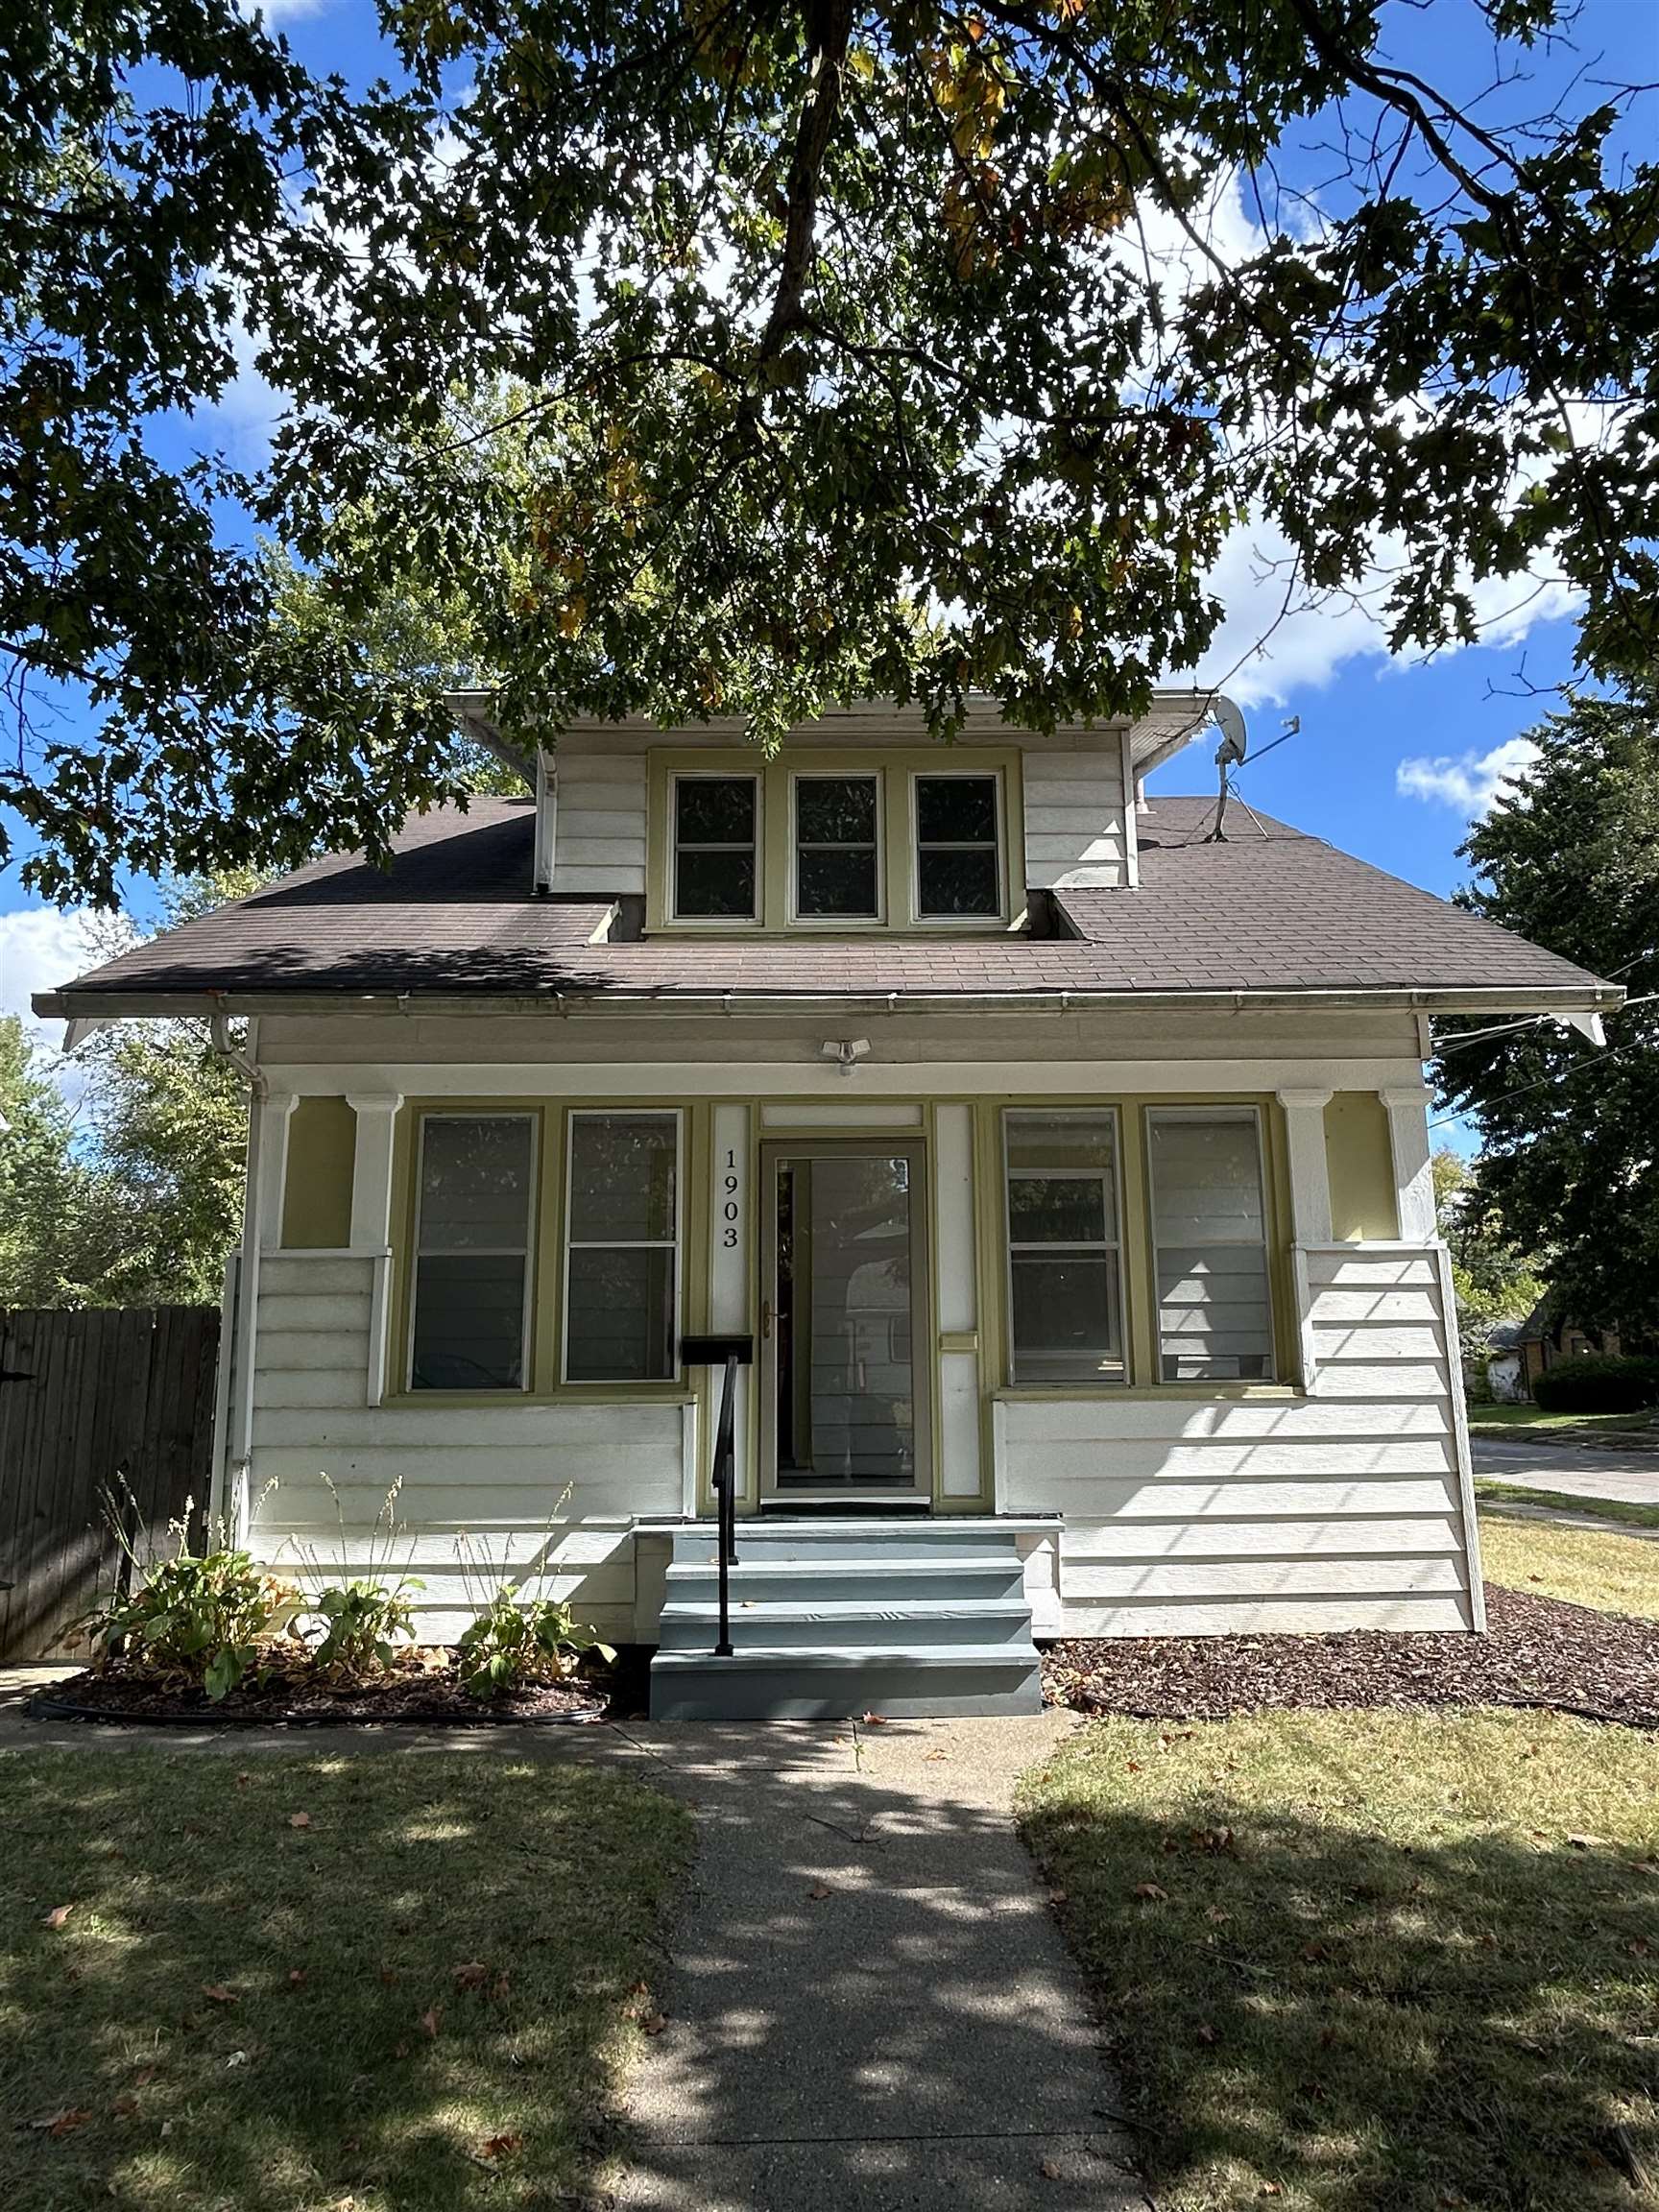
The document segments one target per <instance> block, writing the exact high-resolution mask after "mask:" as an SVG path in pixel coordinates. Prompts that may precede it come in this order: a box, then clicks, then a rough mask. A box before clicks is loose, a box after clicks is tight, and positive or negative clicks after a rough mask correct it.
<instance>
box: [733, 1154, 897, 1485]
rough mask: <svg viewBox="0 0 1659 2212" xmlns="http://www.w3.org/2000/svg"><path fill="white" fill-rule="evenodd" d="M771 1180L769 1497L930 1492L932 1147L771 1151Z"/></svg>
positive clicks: (767, 1164) (765, 1425)
mask: <svg viewBox="0 0 1659 2212" xmlns="http://www.w3.org/2000/svg"><path fill="white" fill-rule="evenodd" d="M761 1173H762V1192H763V1199H764V1212H763V1221H762V1244H761V1264H762V1276H761V1311H760V1417H761V1435H760V1451H761V1459H760V1467H761V1477H762V1492H763V1495H764V1496H766V1497H767V1498H769V1499H770V1500H772V1501H773V1502H774V1503H778V1504H784V1503H791V1502H794V1503H800V1504H804V1505H805V1504H810V1503H812V1502H813V1501H818V1502H820V1503H836V1502H839V1501H851V1500H863V1501H869V1502H873V1503H879V1502H880V1501H881V1500H882V1499H893V1498H898V1499H908V1498H914V1497H917V1496H919V1495H925V1494H926V1493H927V1492H929V1491H930V1489H931V1486H932V1484H931V1455H930V1452H929V1449H928V1438H927V1366H926V1358H927V1336H926V1313H927V1295H926V1277H925V1264H924V1261H925V1239H924V1236H923V1215H922V1206H923V1190H924V1178H923V1173H922V1147H921V1146H920V1145H919V1144H916V1145H904V1144H881V1145H876V1144H856V1145H854V1144H845V1143H844V1144H831V1143H828V1142H826V1143H822V1144H817V1145H811V1146H807V1145H805V1144H789V1145H781V1144H780V1145H769V1146H767V1147H766V1148H765V1151H764V1153H763V1156H762V1171H761Z"/></svg>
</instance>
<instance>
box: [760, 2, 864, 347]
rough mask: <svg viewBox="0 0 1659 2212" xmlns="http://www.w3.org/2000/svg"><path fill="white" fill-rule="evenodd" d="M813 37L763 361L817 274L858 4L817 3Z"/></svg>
mask: <svg viewBox="0 0 1659 2212" xmlns="http://www.w3.org/2000/svg"><path fill="white" fill-rule="evenodd" d="M806 21H807V27H808V33H809V39H808V53H809V56H810V59H809V60H808V62H807V68H806V85H807V90H806V100H805V106H804V107H803V108H802V110H801V125H800V129H799V130H798V131H797V132H796V133H795V153H794V156H793V158H792V159H791V161H790V163H789V189H788V195H787V201H788V220H787V223H786V225H785V228H784V232H783V262H782V266H781V269H780V270H779V272H778V291H777V294H776V296H775V297H774V299H773V301H772V312H771V314H770V315H769V316H768V317H767V321H766V328H765V330H764V331H763V333H762V334H761V339H760V350H759V354H758V356H757V358H758V359H759V360H761V361H765V360H767V359H769V358H770V357H771V355H773V354H774V353H776V352H777V351H778V349H779V348H780V347H781V345H782V343H783V341H784V339H785V338H786V337H787V336H788V335H789V332H790V331H791V330H793V329H794V328H796V326H797V325H799V323H800V321H801V305H802V301H804V300H805V295H806V279H807V277H808V276H810V275H811V271H812V246H813V240H814V236H815V234H816V231H817V226H818V180H819V176H820V174H821V173H822V170H823V167H824V156H825V154H826V153H827V152H828V150H829V134H830V132H832V131H833V129H834V128H835V117H836V115H837V113H838V112H839V110H840V107H841V87H842V83H843V79H844V75H845V71H846V67H847V47H848V43H849V41H850V40H851V38H852V36H853V0H812V5H810V6H809V7H808V9H807V11H806Z"/></svg>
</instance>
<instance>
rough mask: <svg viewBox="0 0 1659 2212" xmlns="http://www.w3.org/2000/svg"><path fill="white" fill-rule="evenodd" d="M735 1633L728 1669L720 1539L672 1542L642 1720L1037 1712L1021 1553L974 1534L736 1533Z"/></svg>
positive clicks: (816, 1524) (941, 1527)
mask: <svg viewBox="0 0 1659 2212" xmlns="http://www.w3.org/2000/svg"><path fill="white" fill-rule="evenodd" d="M730 1620H731V1634H732V1644H733V1651H732V1655H731V1656H730V1657H729V1658H719V1657H717V1656H716V1655H715V1651H714V1645H715V1642H716V1639H717V1637H718V1634H719V1561H718V1556H717V1552H716V1535H715V1530H714V1528H713V1526H712V1525H711V1524H710V1523H709V1522H700V1523H694V1524H688V1525H687V1526H686V1527H683V1528H676V1529H674V1530H673V1531H672V1556H671V1559H670V1563H669V1567H668V1572H667V1584H666V1592H665V1596H664V1600H663V1606H662V1615H661V1627H660V1630H659V1637H660V1643H659V1648H658V1651H657V1655H656V1657H655V1658H654V1659H653V1660H652V1662H651V1717H652V1719H657V1720H759V1719H791V1720H802V1719H846V1718H848V1717H849V1716H852V1715H856V1714H859V1713H865V1712H878V1713H882V1714H892V1715H894V1716H895V1717H899V1716H905V1717H911V1718H918V1717H923V1716H936V1715H946V1714H968V1713H1035V1712H1038V1711H1039V1710H1040V1709H1041V1706H1042V1684H1041V1677H1040V1674H1039V1671H1038V1660H1037V1651H1036V1647H1035V1646H1034V1645H1033V1643H1032V1641H1031V1609H1030V1607H1029V1605H1028V1604H1027V1603H1026V1600H1025V1595H1024V1580H1023V1572H1022V1565H1021V1559H1020V1551H1019V1547H1018V1545H1017V1543H1016V1541H1015V1537H1014V1533H1013V1531H1012V1530H1011V1529H1003V1528H998V1527H995V1526H994V1525H988V1524H987V1523H985V1522H983V1521H974V1522H958V1523H952V1522H950V1521H945V1520H939V1521H921V1522H917V1521H859V1520H854V1519H836V1520H817V1521H810V1520H808V1521H774V1520H766V1521H759V1522H757V1521H743V1522H740V1523H739V1524H738V1528H737V1564H736V1565H735V1566H734V1567H733V1569H732V1571H731V1609H730Z"/></svg>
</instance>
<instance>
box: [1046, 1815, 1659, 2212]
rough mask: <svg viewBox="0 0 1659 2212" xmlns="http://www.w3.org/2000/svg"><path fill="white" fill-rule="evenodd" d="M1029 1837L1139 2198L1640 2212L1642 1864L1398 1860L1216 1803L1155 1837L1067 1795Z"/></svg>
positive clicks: (1279, 1818)
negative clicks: (1107, 2078) (1084, 1982)
mask: <svg viewBox="0 0 1659 2212" xmlns="http://www.w3.org/2000/svg"><path fill="white" fill-rule="evenodd" d="M1234 1831H1236V1833H1234ZM1025 1834H1026V1838H1027V1840H1028V1842H1029V1843H1030V1845H1031V1847H1032V1849H1033V1851H1034V1852H1035V1853H1036V1855H1037V1857H1038V1859H1039V1862H1040V1863H1042V1864H1043V1865H1044V1867H1045V1868H1046V1871H1047V1873H1048V1875H1049V1877H1050V1879H1051V1880H1052V1881H1053V1883H1054V1884H1055V1886H1056V1889H1057V1892H1058V1893H1059V1906H1058V1909H1059V1911H1060V1913H1061V1917H1062V1920H1063V1922H1064V1924H1065V1926H1066V1928H1067V1931H1068V1934H1069V1936H1070V1941H1071V1944H1072V1948H1073V1951H1074V1953H1075V1955H1076V1957H1077V1958H1078V1960H1079V1962H1080V1963H1081V1964H1082V1966H1083V1967H1084V1970H1085V1973H1086V1975H1087V1977H1088V1979H1089V1980H1090V1982H1091V1984H1092V1986H1093V1988H1094V1993H1095V1995H1096V1997H1097V1999H1098V2002H1099V2005H1100V2008H1101V2012H1102V2017H1103V2019H1104V2022H1105V2025H1106V2029H1107V2032H1108V2039H1109V2042H1110V2044H1111V2046H1112V2048H1113V2049H1114V2051H1115V2053H1116V2055H1117V2056H1118V2061H1119V2063H1120V2065H1121V2067H1122V2071H1123V2076H1124V2084H1125V2094H1126V2097H1127V2100H1128V2104H1129V2108H1130V2110H1131V2111H1132V2112H1133V2113H1134V2114H1135V2115H1136V2117H1137V2118H1138V2120H1140V2121H1141V2122H1142V2123H1143V2132H1142V2135H1141V2141H1142V2151H1143V2160H1144V2167H1145V2171H1146V2174H1147V2176H1148V2179H1149V2182H1150V2184H1151V2187H1152V2189H1153V2191H1154V2193H1155V2194H1156V2195H1157V2196H1158V2200H1159V2202H1160V2204H1165V2203H1170V2204H1179V2205H1183V2206H1186V2205H1204V2206H1210V2205H1231V2204H1235V2203H1238V2204H1242V2203H1244V2202H1245V2201H1247V2200H1251V2199H1254V2198H1256V2197H1258V2196H1261V2195H1267V2194H1273V2195H1277V2194H1279V2193H1281V2192H1282V2193H1283V2197H1284V2199H1285V2200H1286V2202H1287V2203H1290V2204H1305V2205H1316V2206H1318V2207H1319V2212H1376V2208H1379V2207H1382V2206H1387V2207H1389V2208H1390V2212H1394V2208H1396V2207H1398V2208H1399V2212H1418V2208H1422V2212H1443V2208H1445V2207H1453V2206H1469V2207H1479V2208H1480V2212H1499V2208H1502V2212H1522V2208H1526V2212H1547V2208H1550V2212H1553V2208H1556V2207H1560V2208H1562V2212H1565V2208H1567V2207H1573V2208H1575V2212H1577V2208H1580V2207H1583V2206H1585V2205H1602V2204H1606V2205H1619V2206H1625V2207H1630V2206H1634V2205H1636V2204H1638V2203H1651V2202H1653V2201H1654V2196H1653V2194H1652V2193H1651V2192H1652V2191H1653V2190H1654V2189H1655V2187H1656V2186H1659V2129H1656V2127H1655V2118H1656V2110H1655V2104H1654V2102H1653V2099H1654V2095H1655V2066H1654V2053H1655V2043H1654V2033H1653V2032H1654V2028H1655V2025H1656V2015H1655V2006H1656V2003H1659V1986H1656V1983H1655V1971H1656V1965H1655V1962H1656V1960H1659V1925H1656V1912H1655V1908H1656V1906H1659V1880H1656V1878H1655V1873H1656V1870H1655V1867H1654V1865H1653V1864H1652V1863H1639V1862H1637V1861H1636V1860H1634V1859H1633V1858H1630V1857H1625V1856H1622V1855H1621V1854H1620V1853H1619V1852H1618V1851H1616V1850H1615V1849H1613V1848H1611V1847H1608V1846H1603V1845H1600V1844H1599V1843H1596V1842H1591V1843H1589V1845H1588V1847H1587V1848H1584V1849H1574V1848H1570V1847H1563V1846H1561V1845H1560V1844H1559V1842H1558V1841H1552V1842H1551V1844H1549V1845H1547V1844H1546V1843H1545V1841H1544V1840H1543V1839H1539V1840H1538V1842H1537V1845H1536V1847H1533V1845H1532V1844H1531V1843H1529V1842H1528V1841H1525V1840H1521V1839H1508V1838H1505V1837H1504V1836H1503V1835H1499V1834H1483V1835H1480V1836H1477V1837H1473V1838H1470V1839H1465V1840H1461V1841H1455V1842H1448V1843H1446V1844H1445V1845H1444V1846H1442V1847H1436V1848H1430V1847H1418V1848H1406V1847H1404V1846H1401V1845H1397V1844H1392V1843H1390V1842H1388V1841H1387V1840H1385V1839H1383V1838H1380V1837H1378V1836H1375V1835H1372V1834H1368V1833H1362V1832H1356V1831H1354V1830H1347V1829H1335V1828H1333V1827H1332V1826H1330V1825H1321V1824H1319V1823H1318V1822H1316V1821H1314V1820H1311V1819H1310V1820H1306V1821H1305V1820H1300V1819H1297V1818H1294V1817H1289V1816H1285V1815H1272V1816H1265V1817H1264V1816H1262V1815H1258V1814H1256V1813H1255V1812H1251V1813H1248V1814H1246V1813H1244V1812H1242V1811H1241V1810H1240V1809H1239V1807H1238V1805H1237V1804H1235V1803H1233V1802H1232V1801H1230V1800H1229V1799H1228V1798H1227V1796H1226V1795H1225V1793H1224V1792H1217V1793H1215V1794H1214V1795H1213V1796H1212V1797H1211V1798H1209V1799H1208V1801H1205V1800H1197V1801H1189V1802H1187V1803H1185V1804H1183V1806H1182V1808H1181V1813H1180V1822H1179V1825H1178V1826H1175V1827H1173V1832H1171V1828H1170V1827H1169V1826H1165V1825H1161V1824H1159V1823H1158V1822H1156V1821H1154V1820H1150V1819H1147V1818H1145V1817H1142V1816H1141V1815H1138V1814H1132V1813H1129V1812H1127V1811H1120V1810H1114V1809H1113V1808H1111V1807H1110V1806H1105V1807H1103V1806H1102V1805H1101V1804H1100V1802H1099V1800H1098V1798H1097V1797H1094V1796H1091V1797H1090V1798H1089V1800H1088V1801H1087V1802H1079V1801H1077V1800H1076V1799H1071V1798H1069V1797H1068V1794H1067V1791H1066V1790H1065V1788H1064V1786H1063V1784H1062V1785H1060V1786H1056V1787H1051V1788H1049V1789H1048V1790H1047V1791H1046V1793H1045V1795H1044V1796H1043V1798H1042V1800H1041V1801H1040V1802H1039V1803H1038V1804H1037V1805H1036V1806H1035V1807H1034V1809H1033V1810H1031V1811H1030V1812H1029V1813H1028V1815H1027V1817H1026V1822H1025ZM1146 1884H1152V1885H1155V1886H1156V1888H1157V1890H1158V1891H1159V1892H1162V1893H1163V1894H1161V1895H1147V1894H1145V1893H1144V1892H1143V1888H1142V1886H1143V1885H1146ZM1269 2183H1271V2184H1274V2185H1275V2187H1274V2188H1273V2189H1272V2190H1268V2188H1267V2186H1266V2185H1267V2184H1269ZM1165 2192H1167V2193H1168V2194H1167V2195H1165V2194H1164V2193H1165Z"/></svg>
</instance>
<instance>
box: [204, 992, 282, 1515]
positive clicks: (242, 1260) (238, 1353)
mask: <svg viewBox="0 0 1659 2212" xmlns="http://www.w3.org/2000/svg"><path fill="white" fill-rule="evenodd" d="M207 1031H208V1035H209V1036H210V1037H211V1039H212V1041H213V1049H214V1051H215V1052H217V1053H218V1054H219V1056H220V1058H221V1059H222V1060H224V1061H225V1062H226V1063H227V1064H228V1066H229V1067H231V1068H234V1069H235V1070H236V1072H237V1073H238V1074H239V1075H240V1076H241V1077H242V1079H243V1081H244V1082H245V1083H246V1084H247V1086H248V1172H247V1174H246V1176H245V1177H244V1179H243V1193H242V1250H241V1253H240V1255H239V1258H238V1262H237V1267H236V1304H235V1324H236V1332H235V1333H236V1341H235V1347H234V1351H233V1353H232V1382H233V1384H234V1389H233V1394H232V1399H231V1404H230V1408H229V1422H228V1428H229V1435H228V1440H227V1441H228V1458H227V1455H226V1454H225V1453H223V1452H222V1453H221V1454H220V1455H218V1456H217V1457H216V1461H215V1465H214V1469H213V1476H214V1497H213V1502H212V1506H211V1510H210V1512H209V1515H208V1520H209V1524H210V1530H211V1529H212V1528H217V1527H222V1526H224V1525H225V1524H226V1523H227V1522H228V1523H229V1524H230V1540H231V1542H232V1543H234V1544H237V1545H240V1544H241V1543H243V1542H244V1541H245V1539H246V1537H247V1533H248V1514H249V1504H250V1498H249V1482H250V1477H251V1474H252V1463H253V1352H254V1314H255V1311H256V1310H257V1307H258V1303H259V1163H260V1154H261V1145H262V1139H263V1135H264V1119H265V1096H266V1093H267V1091H268V1089H269V1088H270V1087H269V1085H268V1084H267V1082H266V1079H265V1075H264V1072H263V1070H261V1069H260V1067H259V1064H258V1061H257V1060H256V1058H254V1057H253V1055H254V1054H255V1053H256V1052H257V1049H258V1041H259V1024H258V1021H257V1019H255V1020H253V1021H252V1022H249V1024H248V1050H247V1051H245V1052H244V1051H239V1050H238V1049H237V1048H236V1046H234V1045H232V1044H231V1042H230V1022H229V1019H228V1016H227V1015H224V1014H214V1015H211V1016H209V1018H208V1022H207ZM226 1318H228V1316H227V1317H226ZM208 1541H209V1543H211V1542H212V1541H213V1536H212V1534H211V1532H210V1533H209V1537H208Z"/></svg>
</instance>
